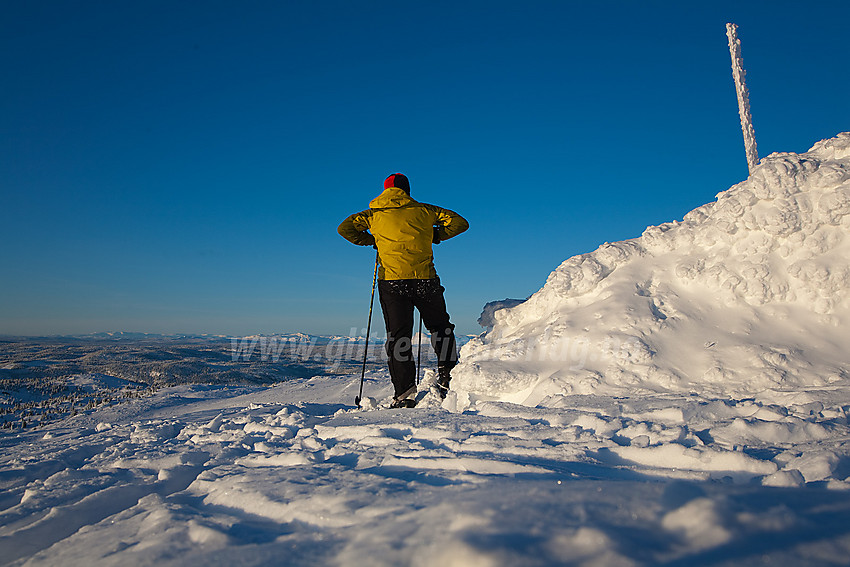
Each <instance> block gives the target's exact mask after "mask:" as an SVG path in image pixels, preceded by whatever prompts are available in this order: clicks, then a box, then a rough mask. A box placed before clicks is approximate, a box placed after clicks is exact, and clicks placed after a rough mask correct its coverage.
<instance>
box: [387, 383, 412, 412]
mask: <svg viewBox="0 0 850 567" xmlns="http://www.w3.org/2000/svg"><path fill="white" fill-rule="evenodd" d="M415 396H416V385H413V386H411V387H410V389H408V390H407V391H406V392H405V393H403V394H402V395H400V396H396V397H395V398H393V401H392V403H391V404H390V407H391V408H392V409H396V408H412V407H416V398H415Z"/></svg>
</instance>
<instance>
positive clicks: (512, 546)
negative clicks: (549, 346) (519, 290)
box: [0, 372, 850, 565]
mask: <svg viewBox="0 0 850 567" xmlns="http://www.w3.org/2000/svg"><path fill="white" fill-rule="evenodd" d="M386 382H387V378H386V376H385V374H384V373H382V372H378V373H371V374H370V379H369V381H368V383H367V391H370V392H375V391H376V390H379V391H380V392H382V393H383V394H385V395H388V390H387V386H386ZM354 393H355V391H354V389H353V386H352V384H351V381H350V380H349V381H347V382H345V383H343V382H342V381H341V379H340V378H331V377H323V378H314V379H311V380H297V381H293V382H291V383H289V382H288V383H285V384H282V385H279V386H276V387H272V388H244V387H243V388H239V387H212V386H209V387H203V386H182V387H177V388H172V389H169V390H166V391H162V392H160V393H159V394H157V395H156V396H154V397H153V398H149V399H147V400H140V401H137V402H134V403H128V404H124V405H122V406H117V407H113V408H105V409H102V410H98V411H96V412H94V413H91V414H89V415H80V416H77V417H76V418H71V419H69V420H66V421H65V422H62V423H59V424H54V425H51V426H48V427H46V428H43V429H40V430H38V431H30V432H27V433H25V434H21V435H19V436H17V437H12V436H6V437H5V438H2V457H0V471H2V472H0V489H2V492H0V503H2V511H0V563H2V564H3V565H62V564H67V565H78V564H86V563H88V564H98V565H118V564H121V565H126V564H131V565H152V564H156V565H177V564H179V565H196V564H197V565H201V564H203V565H210V564H212V565H217V564H232V563H233V562H234V561H237V562H238V563H239V564H240V565H263V564H269V563H271V564H275V563H276V564H288V565H307V564H309V565H315V564H329V565H358V564H364V561H365V562H367V563H368V564H370V565H399V564H410V565H552V564H569V565H644V564H645V565H651V564H666V565H708V564H717V563H723V564H741V565H744V564H746V565H752V564H754V563H755V564H760V563H765V564H770V563H771V562H773V564H777V562H778V563H780V564H782V563H785V564H788V562H789V561H790V562H791V563H793V564H831V563H830V562H833V561H834V562H835V564H842V562H843V561H844V559H846V554H847V552H848V551H850V528H848V527H847V526H850V522H848V520H850V492H848V491H846V490H843V489H846V488H848V486H850V483H848V482H847V476H848V475H850V450H848V443H850V441H848V440H849V439H850V435H848V433H850V431H848V429H850V428H848V423H847V412H846V410H847V406H837V407H834V408H823V411H821V412H818V413H812V412H810V411H809V412H805V410H804V409H802V408H800V407H799V406H791V407H787V406H781V405H778V404H768V403H761V402H756V401H754V400H752V399H747V400H735V399H703V398H700V397H697V396H693V395H691V396H673V395H667V396H658V397H655V398H647V397H642V398H640V399H623V398H614V397H605V396H573V397H571V398H569V399H568V400H565V401H569V404H566V403H564V404H563V405H564V407H560V408H552V407H527V406H520V405H514V404H509V403H505V402H494V401H480V400H479V401H478V402H475V403H472V404H471V405H470V406H469V407H467V408H466V409H465V410H464V411H463V412H458V411H457V406H456V400H454V399H453V397H454V394H450V396H449V398H448V399H447V401H446V402H444V403H443V404H442V407H441V405H440V403H439V401H438V400H436V399H435V398H434V397H433V396H431V395H429V396H426V398H425V399H424V400H423V401H422V402H420V406H419V407H417V408H416V409H412V410H389V409H380V410H379V411H359V410H353V409H352V408H351V406H347V405H344V404H342V403H340V402H339V400H340V399H341V398H343V397H344V396H348V397H350V398H352V399H353V397H354ZM830 395H831V396H832V397H833V399H834V398H835V392H831V394H830ZM346 399H347V398H346ZM295 400H301V401H299V402H295Z"/></svg>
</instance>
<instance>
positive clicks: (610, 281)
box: [453, 132, 850, 405]
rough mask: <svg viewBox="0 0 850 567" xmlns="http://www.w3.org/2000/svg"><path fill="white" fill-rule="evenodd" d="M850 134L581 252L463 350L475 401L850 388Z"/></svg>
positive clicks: (462, 383)
mask: <svg viewBox="0 0 850 567" xmlns="http://www.w3.org/2000/svg"><path fill="white" fill-rule="evenodd" d="M848 232H850V133H848V132H845V133H842V134H839V135H838V136H836V137H834V138H832V139H827V140H823V141H821V142H818V143H817V144H815V145H814V147H812V148H811V149H810V150H809V151H808V152H806V153H803V154H795V153H774V154H771V155H770V156H768V157H766V158H764V159H763V160H762V161H761V163H760V164H759V166H758V167H757V168H756V170H755V171H754V172H753V174H752V175H751V176H750V178H749V179H747V180H746V181H744V182H742V183H739V184H737V185H735V186H733V187H731V188H730V189H728V190H727V191H724V192H722V193H720V194H719V195H718V196H717V200H716V201H715V202H713V203H709V204H706V205H703V206H701V207H699V208H697V209H695V210H693V211H691V212H690V213H688V214H687V215H685V217H684V219H683V220H682V221H681V222H679V221H674V222H670V223H665V224H662V225H660V226H651V227H648V228H647V229H646V230H645V231H644V233H643V234H642V235H641V236H640V237H639V238H635V239H632V240H626V241H623V242H615V243H606V244H603V245H602V246H600V247H599V248H598V249H597V250H595V251H594V252H591V253H588V254H581V255H578V256H574V257H572V258H569V259H568V260H566V261H565V262H563V263H562V264H561V265H560V266H559V267H558V268H557V269H556V270H555V271H553V272H552V273H551V274H550V276H549V278H548V280H547V282H546V284H545V285H544V286H543V288H542V289H540V290H539V291H538V292H537V293H535V294H534V295H532V296H531V297H530V298H529V299H528V300H527V301H525V302H524V303H522V304H520V305H517V306H515V307H512V308H507V309H501V310H498V311H496V312H495V313H494V314H493V318H494V326H493V329H492V330H491V331H489V332H487V333H485V334H484V335H482V336H481V337H479V338H477V339H474V340H472V341H471V342H469V343H468V344H467V345H466V346H465V347H464V348H463V350H462V352H461V359H462V363H461V364H460V365H459V366H458V367H457V368H456V370H455V372H454V375H455V380H454V381H453V388H455V389H456V390H457V391H459V393H460V395H461V397H463V396H464V395H469V394H471V395H472V396H473V397H475V396H478V397H479V398H481V397H483V398H491V399H492V398H495V399H501V400H505V401H513V402H518V403H525V404H528V405H535V404H538V403H541V402H543V403H544V404H545V405H552V404H554V405H557V402H558V399H559V397H562V396H565V395H570V394H589V393H596V394H599V393H603V394H610V395H617V394H619V393H625V392H629V393H630V394H632V395H634V394H636V393H640V392H647V393H651V392H657V393H660V392H677V393H683V392H684V393H687V392H699V393H700V394H702V395H711V394H712V392H717V393H718V394H723V395H729V394H733V395H740V396H746V395H748V394H754V393H757V392H764V391H766V390H770V391H775V392H777V393H778V392H781V391H783V390H795V391H799V390H801V389H805V388H807V387H824V386H829V385H839V383H840V384H841V385H846V383H847V379H848V368H850V358H848V357H850V355H848V353H850V333H847V332H846V331H845V330H844V329H846V324H847V322H848V316H850V305H849V304H848V301H847V296H848V293H847V292H848V287H850V239H848Z"/></svg>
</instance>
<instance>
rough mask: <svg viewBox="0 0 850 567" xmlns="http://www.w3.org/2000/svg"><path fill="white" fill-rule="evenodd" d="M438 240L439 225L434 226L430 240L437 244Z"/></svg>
mask: <svg viewBox="0 0 850 567" xmlns="http://www.w3.org/2000/svg"><path fill="white" fill-rule="evenodd" d="M440 240H441V239H440V227H439V226H435V227H434V238H433V239H432V240H431V242H433V243H434V244H439V243H440Z"/></svg>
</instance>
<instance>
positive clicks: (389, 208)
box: [337, 187, 469, 280]
mask: <svg viewBox="0 0 850 567" xmlns="http://www.w3.org/2000/svg"><path fill="white" fill-rule="evenodd" d="M435 227H436V235H437V236H438V237H439V241H442V240H446V239H448V238H451V237H453V236H457V235H458V234H460V233H461V232H463V231H465V230H466V229H467V228H469V223H468V222H466V219H465V218H463V217H462V216H460V215H459V214H457V213H456V212H454V211H450V210H448V209H443V208H440V207H437V206H434V205H426V204H425V203H419V202H417V201H414V200H413V199H412V198H411V197H410V195H408V194H407V193H405V192H404V191H403V190H402V189H399V188H397V187H390V188H388V189H384V192H383V193H381V194H380V195H379V196H378V197H376V198H375V199H373V200H372V202H371V203H369V208H368V209H367V210H365V211H362V212H359V213H355V214H353V215H351V216H350V217H348V218H347V219H345V220H344V221H342V224H340V225H339V228H338V229H337V230H338V231H339V234H340V235H341V236H342V237H343V238H345V239H346V240H348V241H349V242H352V243H354V244H357V245H360V246H372V245H375V246H377V247H378V260H379V262H380V269H379V270H378V278H379V279H382V280H408V279H416V280H424V279H431V278H436V277H437V271H436V270H435V269H434V253H433V251H432V250H431V244H432V243H433V241H434V240H437V238H435ZM367 231H371V234H370V233H369V232H367Z"/></svg>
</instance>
